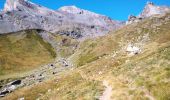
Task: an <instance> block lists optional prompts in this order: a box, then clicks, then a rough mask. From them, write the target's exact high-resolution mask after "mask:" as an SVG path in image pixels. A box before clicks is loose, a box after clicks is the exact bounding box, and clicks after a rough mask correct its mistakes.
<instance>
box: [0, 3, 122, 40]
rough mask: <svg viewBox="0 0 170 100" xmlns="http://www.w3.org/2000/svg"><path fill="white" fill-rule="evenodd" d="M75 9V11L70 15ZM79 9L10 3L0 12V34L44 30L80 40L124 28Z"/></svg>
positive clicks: (104, 17)
mask: <svg viewBox="0 0 170 100" xmlns="http://www.w3.org/2000/svg"><path fill="white" fill-rule="evenodd" d="M67 8H68V9H67ZM72 8H73V9H74V10H73V12H72V13H70V10H69V9H72ZM75 9H77V10H75ZM78 10H79V11H80V9H79V8H76V7H63V8H60V9H59V10H57V11H54V10H51V9H48V8H45V7H43V6H40V5H37V4H34V3H32V2H29V1H27V0H7V1H6V4H5V7H4V10H3V12H1V13H0V15H1V19H0V21H1V23H2V24H1V25H0V30H1V31H0V33H1V34H3V33H9V32H16V31H20V30H27V29H41V30H45V31H48V32H51V33H54V34H56V33H57V34H65V35H68V36H71V37H74V38H80V37H95V36H101V35H104V34H106V33H107V32H108V31H110V30H114V29H117V28H119V27H120V26H121V25H122V23H121V22H119V21H113V20H111V19H110V18H108V17H106V16H103V15H99V14H95V13H93V12H90V11H86V10H81V11H82V12H85V13H88V14H80V12H79V14H77V12H78ZM93 15H96V16H93Z"/></svg>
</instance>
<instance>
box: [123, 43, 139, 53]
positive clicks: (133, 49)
mask: <svg viewBox="0 0 170 100" xmlns="http://www.w3.org/2000/svg"><path fill="white" fill-rule="evenodd" d="M126 52H128V53H129V54H130V55H136V54H139V53H140V52H141V49H140V48H138V47H136V46H133V45H131V44H129V45H128V47H127V48H126Z"/></svg>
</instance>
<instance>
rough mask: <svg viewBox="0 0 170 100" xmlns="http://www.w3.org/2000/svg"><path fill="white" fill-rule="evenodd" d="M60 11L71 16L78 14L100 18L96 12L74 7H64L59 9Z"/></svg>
mask: <svg viewBox="0 0 170 100" xmlns="http://www.w3.org/2000/svg"><path fill="white" fill-rule="evenodd" d="M58 10H59V11H62V12H66V13H70V14H78V15H88V16H89V15H90V16H99V14H96V13H94V12H90V11H88V10H84V9H80V8H78V7H76V6H74V5H72V6H63V7H61V8H59V9H58Z"/></svg>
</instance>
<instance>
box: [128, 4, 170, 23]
mask: <svg viewBox="0 0 170 100" xmlns="http://www.w3.org/2000/svg"><path fill="white" fill-rule="evenodd" d="M166 13H170V8H169V7H167V6H157V5H155V4H154V3H153V2H147V4H146V6H145V7H144V10H143V11H142V12H141V14H139V15H138V16H134V15H130V16H129V17H128V21H126V25H128V24H131V23H133V22H140V21H141V20H143V19H145V18H148V17H151V16H155V15H164V14H166Z"/></svg>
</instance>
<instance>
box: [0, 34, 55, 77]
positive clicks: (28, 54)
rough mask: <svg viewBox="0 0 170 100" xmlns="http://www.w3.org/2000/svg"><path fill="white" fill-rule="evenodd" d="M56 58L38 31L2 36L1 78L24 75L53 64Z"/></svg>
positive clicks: (0, 50)
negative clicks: (18, 74)
mask: <svg viewBox="0 0 170 100" xmlns="http://www.w3.org/2000/svg"><path fill="white" fill-rule="evenodd" d="M55 56H56V54H55V52H54V50H53V48H52V47H51V45H50V44H49V43H46V42H44V41H43V39H42V38H41V37H40V36H38V35H37V34H36V31H22V32H17V33H14V34H5V35H1V36H0V77H1V78H3V76H5V75H8V76H9V73H10V75H12V74H15V73H23V72H26V71H29V70H32V69H35V68H36V67H39V66H40V65H43V64H46V63H49V62H51V61H52V60H53V59H54V57H55Z"/></svg>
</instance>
